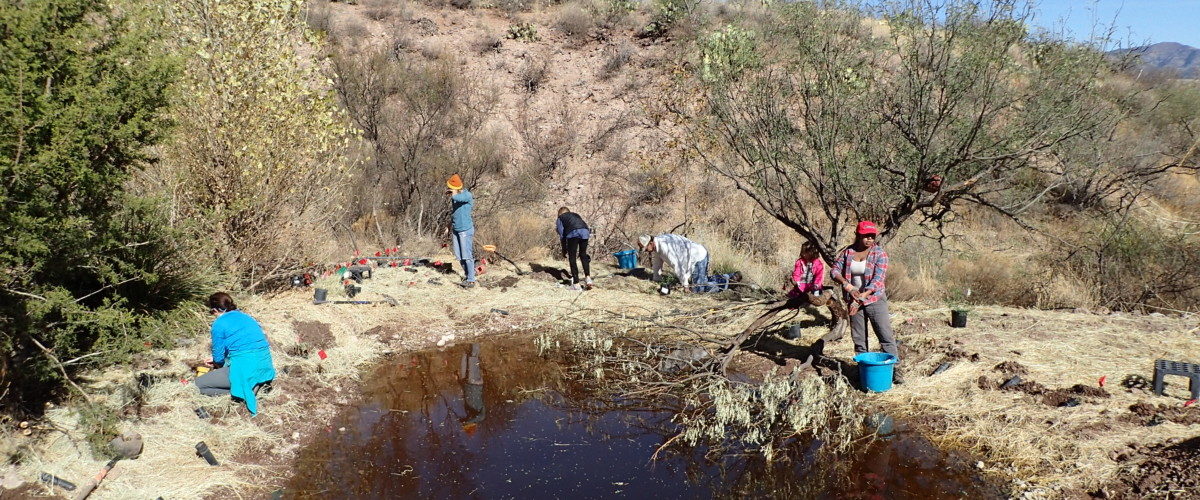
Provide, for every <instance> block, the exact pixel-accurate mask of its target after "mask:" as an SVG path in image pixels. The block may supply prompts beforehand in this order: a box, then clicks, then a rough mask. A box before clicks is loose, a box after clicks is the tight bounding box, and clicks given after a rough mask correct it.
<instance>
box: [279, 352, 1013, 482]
mask: <svg viewBox="0 0 1200 500" xmlns="http://www.w3.org/2000/svg"><path fill="white" fill-rule="evenodd" d="M363 380H364V382H363V386H362V400H361V402H360V403H358V404H357V405H355V406H354V407H353V408H352V409H350V410H349V411H346V412H344V413H342V414H341V415H339V416H338V417H336V418H335V419H334V420H333V421H331V422H330V423H329V426H328V428H327V431H328V432H327V433H326V434H325V436H327V437H326V438H325V439H319V440H318V441H317V442H315V443H313V444H311V445H309V446H307V447H306V448H304V449H302V450H301V451H300V454H299V456H298V458H297V460H296V465H295V476H294V477H293V479H292V480H291V481H290V483H289V484H288V485H287V487H286V488H285V494H286V496H287V497H288V498H570V497H576V498H600V497H613V496H616V497H632V498H643V497H646V496H648V495H654V496H659V497H663V498H710V497H739V498H741V497H746V496H750V497H760V498H761V497H789V498H798V497H799V498H938V497H956V498H958V497H964V496H971V497H976V498H979V497H999V496H1001V491H1000V490H998V489H996V488H994V487H992V486H990V485H988V484H987V483H986V482H985V481H984V480H983V479H982V478H980V477H978V475H977V473H976V472H975V470H974V468H973V467H972V464H973V462H972V461H971V460H969V459H968V458H967V457H965V456H961V455H958V454H947V453H944V452H942V451H940V450H938V449H936V448H935V447H934V446H932V445H931V444H930V443H929V441H928V440H926V439H924V438H922V437H920V436H919V435H917V434H915V433H914V432H911V431H909V430H907V429H906V428H905V426H904V425H903V424H899V425H897V426H896V430H895V432H894V433H892V434H891V435H890V436H888V437H887V438H884V439H877V440H874V441H872V442H870V444H868V445H865V449H862V450H859V451H858V452H856V453H853V454H851V455H850V456H846V457H839V458H838V460H837V463H820V462H818V461H816V460H814V459H813V457H814V456H815V454H814V453H813V452H814V450H815V449H816V447H817V446H819V443H811V442H810V443H807V444H806V445H799V444H798V445H795V446H791V447H789V448H788V450H787V451H786V455H787V456H786V459H785V460H777V461H775V462H771V463H767V462H765V461H764V460H762V459H761V458H758V457H757V456H754V455H749V454H731V455H724V456H717V457H711V456H706V454H705V452H706V450H704V449H702V448H694V449H679V447H673V448H672V449H670V450H668V451H664V452H663V453H662V454H660V455H659V458H658V459H657V460H652V459H651V457H652V456H653V455H654V453H655V451H656V450H657V449H658V448H659V447H660V446H662V444H663V443H664V442H666V440H667V439H669V437H670V436H671V435H672V432H671V430H672V429H673V424H672V423H671V422H670V418H671V414H670V413H668V412H665V411H661V410H656V409H654V408H639V407H630V405H624V404H622V402H621V401H596V400H594V399H588V398H586V397H583V396H581V395H580V393H581V391H580V390H579V389H578V388H577V387H573V385H572V384H571V383H570V382H569V378H568V377H567V376H566V375H565V373H564V371H563V369H562V367H560V366H557V365H555V364H554V363H552V362H550V361H548V360H545V359H543V358H542V357H540V356H538V354H537V350H536V348H535V347H534V345H533V342H532V341H531V340H529V339H521V340H518V339H508V340H502V341H492V342H488V343H483V344H467V345H457V346H451V347H449V348H446V349H444V350H433V351H424V352H417V353H409V354H403V355H398V356H393V357H390V358H388V359H387V360H386V361H384V362H382V363H381V364H380V365H378V366H377V367H376V368H374V369H373V370H370V371H369V372H368V374H367V375H366V376H364V378H363Z"/></svg>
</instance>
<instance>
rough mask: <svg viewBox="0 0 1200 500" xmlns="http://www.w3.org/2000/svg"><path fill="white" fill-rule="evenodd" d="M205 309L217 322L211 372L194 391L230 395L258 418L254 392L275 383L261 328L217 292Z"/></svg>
mask: <svg viewBox="0 0 1200 500" xmlns="http://www.w3.org/2000/svg"><path fill="white" fill-rule="evenodd" d="M208 308H209V312H210V313H211V314H216V315H217V319H216V320H215V321H213V324H212V356H213V357H212V360H211V361H209V362H207V363H205V364H206V365H208V366H209V367H212V368H213V370H211V371H209V372H208V373H205V374H204V375H201V376H200V377H197V378H196V388H197V389H199V390H200V393H201V394H204V395H206V396H221V395H225V394H229V395H232V396H233V397H235V398H238V399H241V400H242V401H245V402H246V409H248V410H250V414H251V415H257V414H258V401H257V400H256V398H255V389H257V388H258V387H259V386H261V385H264V384H267V383H269V382H271V381H273V380H275V365H274V363H273V362H272V361H271V346H270V345H269V344H268V343H267V335H266V334H265V333H264V332H263V329H262V326H260V325H259V324H258V321H255V320H254V318H252V317H250V315H249V314H246V313H244V312H242V311H239V310H238V308H237V304H234V302H233V297H230V296H229V294H227V293H225V292H217V293H214V294H212V295H211V296H209V297H208Z"/></svg>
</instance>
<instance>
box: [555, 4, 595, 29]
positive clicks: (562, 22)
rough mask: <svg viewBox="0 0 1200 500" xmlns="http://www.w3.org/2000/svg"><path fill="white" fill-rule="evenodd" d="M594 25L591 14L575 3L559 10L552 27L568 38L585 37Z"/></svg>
mask: <svg viewBox="0 0 1200 500" xmlns="http://www.w3.org/2000/svg"><path fill="white" fill-rule="evenodd" d="M595 24H596V23H595V20H594V19H593V18H592V14H591V13H590V12H588V11H587V10H585V9H584V8H583V6H581V5H580V4H579V3H577V2H571V3H569V4H566V5H564V6H563V7H562V8H561V9H559V11H558V17H557V18H556V19H555V21H554V27H555V28H558V30H559V31H561V32H563V34H565V35H567V36H569V37H582V36H586V35H587V34H588V30H590V29H591V28H592V26H594V25H595Z"/></svg>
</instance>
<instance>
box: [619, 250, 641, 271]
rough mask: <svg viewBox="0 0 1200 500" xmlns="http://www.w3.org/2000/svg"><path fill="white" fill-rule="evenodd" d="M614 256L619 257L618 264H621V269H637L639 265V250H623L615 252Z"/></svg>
mask: <svg viewBox="0 0 1200 500" xmlns="http://www.w3.org/2000/svg"><path fill="white" fill-rule="evenodd" d="M613 257H616V258H617V265H618V266H621V269H635V268H637V266H638V265H637V250H621V251H620V252H617V253H614V254H613Z"/></svg>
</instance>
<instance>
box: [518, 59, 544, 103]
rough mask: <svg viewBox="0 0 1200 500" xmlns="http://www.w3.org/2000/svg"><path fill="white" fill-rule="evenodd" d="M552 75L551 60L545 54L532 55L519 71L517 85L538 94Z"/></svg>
mask: <svg viewBox="0 0 1200 500" xmlns="http://www.w3.org/2000/svg"><path fill="white" fill-rule="evenodd" d="M549 76H550V60H549V58H547V57H543V56H530V57H528V58H527V59H526V60H525V64H524V65H522V66H521V69H520V70H518V71H517V86H518V87H520V88H521V89H523V90H525V92H528V93H530V94H536V93H537V91H538V90H539V89H541V88H542V84H544V83H546V79H547V78H549Z"/></svg>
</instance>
